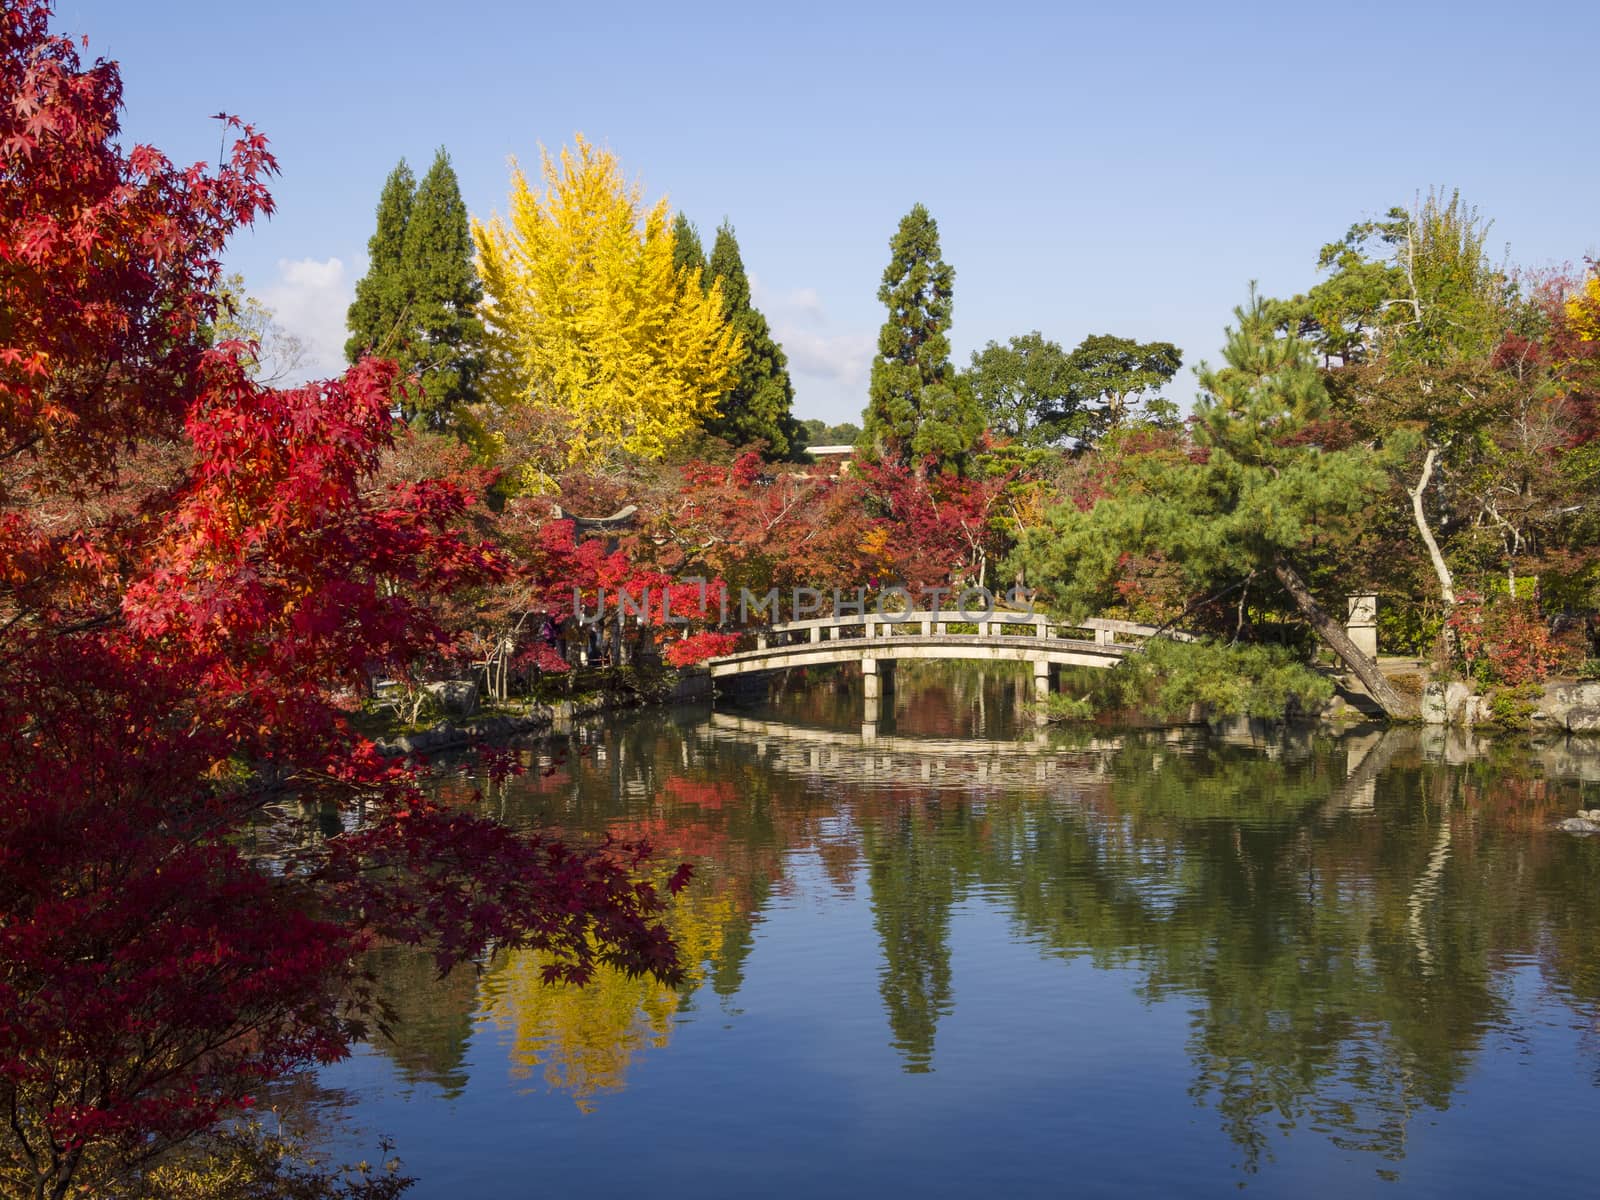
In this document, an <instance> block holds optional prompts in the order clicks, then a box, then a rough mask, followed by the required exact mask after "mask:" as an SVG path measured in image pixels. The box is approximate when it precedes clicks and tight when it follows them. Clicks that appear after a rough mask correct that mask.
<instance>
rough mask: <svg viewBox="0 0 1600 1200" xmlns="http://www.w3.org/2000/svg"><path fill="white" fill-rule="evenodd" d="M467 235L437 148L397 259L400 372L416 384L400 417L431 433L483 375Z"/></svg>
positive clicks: (444, 157)
mask: <svg viewBox="0 0 1600 1200" xmlns="http://www.w3.org/2000/svg"><path fill="white" fill-rule="evenodd" d="M472 253H473V251H472V233H471V230H470V229H469V228H468V223H467V207H466V205H465V204H463V203H462V201H461V186H460V184H459V183H458V182H457V180H456V173H455V170H454V169H453V168H452V167H451V166H450V156H449V155H448V154H447V153H445V151H444V148H443V147H440V149H439V152H438V154H437V155H436V156H435V157H434V160H433V166H432V167H430V168H429V169H428V173H427V174H426V175H424V176H423V177H422V182H421V183H420V184H419V185H418V186H417V192H416V196H415V197H414V199H413V200H412V204H411V219H410V221H409V222H408V223H407V224H406V237H405V251H404V256H403V259H402V262H403V266H404V271H405V277H406V280H407V282H408V284H409V286H410V289H411V293H410V302H411V307H410V312H409V314H408V317H407V320H406V321H405V323H404V324H405V336H406V341H405V344H404V345H403V346H402V347H400V348H399V349H398V351H397V354H396V357H397V359H398V361H399V363H400V367H401V369H402V370H403V371H405V372H406V373H407V374H414V375H415V376H416V377H417V379H418V380H419V381H420V382H421V384H422V391H421V394H420V395H416V396H413V397H411V398H410V400H409V401H408V411H407V413H406V415H407V417H408V418H411V417H416V416H421V417H423V418H424V419H425V420H426V422H427V424H428V425H430V426H431V427H433V428H436V429H437V428H443V427H445V426H446V425H448V424H449V421H450V418H449V413H450V412H451V410H452V409H453V408H454V407H455V406H456V405H460V404H470V403H472V402H474V401H475V400H477V398H478V386H477V385H478V379H479V376H481V375H482V373H483V341H484V331H483V323H482V321H480V320H479V319H478V304H479V303H480V302H481V301H482V299H483V286H482V285H481V284H480V283H479V282H478V272H477V269H476V268H475V267H474V266H473V265H472Z"/></svg>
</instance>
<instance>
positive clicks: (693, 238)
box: [672, 213, 711, 290]
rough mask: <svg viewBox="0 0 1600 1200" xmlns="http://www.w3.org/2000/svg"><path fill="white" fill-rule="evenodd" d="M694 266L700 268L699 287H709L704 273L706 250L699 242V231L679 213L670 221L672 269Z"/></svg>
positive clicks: (708, 278) (691, 267)
mask: <svg viewBox="0 0 1600 1200" xmlns="http://www.w3.org/2000/svg"><path fill="white" fill-rule="evenodd" d="M696 267H698V268H700V287H701V289H702V290H704V289H706V288H709V287H710V286H711V279H710V277H709V276H707V275H706V250H705V247H704V246H702V245H701V244H700V231H699V230H698V229H696V228H695V227H694V222H692V221H691V220H689V218H688V217H686V216H684V215H683V214H682V213H679V214H678V215H677V216H676V217H675V218H673V221H672V269H673V270H674V271H682V270H683V269H684V268H688V269H689V270H691V271H692V270H694V269H695V268H696Z"/></svg>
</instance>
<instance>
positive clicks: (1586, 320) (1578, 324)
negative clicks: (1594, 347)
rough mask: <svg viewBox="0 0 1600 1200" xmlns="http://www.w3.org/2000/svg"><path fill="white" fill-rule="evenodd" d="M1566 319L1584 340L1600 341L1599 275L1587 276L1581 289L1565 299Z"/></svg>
mask: <svg viewBox="0 0 1600 1200" xmlns="http://www.w3.org/2000/svg"><path fill="white" fill-rule="evenodd" d="M1567 320H1569V321H1571V322H1572V328H1573V330H1574V331H1575V332H1576V333H1577V335H1578V336H1579V337H1581V338H1582V339H1583V340H1584V341H1586V342H1600V275H1591V276H1589V282H1588V283H1586V284H1585V285H1584V288H1583V291H1581V292H1579V293H1578V294H1577V295H1575V296H1573V297H1571V298H1570V299H1569V300H1568V301H1567Z"/></svg>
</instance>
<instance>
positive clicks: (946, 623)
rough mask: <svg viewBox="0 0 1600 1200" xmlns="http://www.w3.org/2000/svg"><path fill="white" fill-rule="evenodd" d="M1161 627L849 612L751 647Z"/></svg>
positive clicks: (783, 630)
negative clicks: (900, 638) (846, 614)
mask: <svg viewBox="0 0 1600 1200" xmlns="http://www.w3.org/2000/svg"><path fill="white" fill-rule="evenodd" d="M1161 632H1162V631H1161V630H1159V629H1157V628H1156V627H1155V626H1154V625H1141V624H1139V623H1137V622H1134V621H1115V620H1110V619H1107V618H1103V617H1091V618H1088V619H1086V620H1082V621H1068V620H1062V619H1059V618H1056V617H1051V616H1047V615H1045V614H1043V613H1028V612H1012V611H1007V610H1002V609H996V610H995V611H994V612H992V613H972V614H963V613H959V612H943V611H941V612H939V613H937V614H936V613H933V612H932V611H929V610H924V609H917V610H913V611H911V612H907V613H904V614H891V615H887V616H886V615H883V614H880V613H863V614H854V613H852V614H850V615H848V616H841V617H815V618H812V619H811V620H807V621H785V622H782V623H780V624H776V625H768V626H765V627H764V628H761V629H758V630H757V631H756V648H757V649H759V650H767V649H771V648H774V647H777V646H790V645H796V644H804V643H807V642H827V641H851V640H866V641H877V640H882V639H889V638H899V637H961V636H969V637H1008V636H1009V637H1030V638H1039V639H1042V640H1064V641H1075V642H1088V643H1091V644H1093V645H1096V646H1104V647H1125V648H1130V649H1131V648H1132V647H1134V646H1137V645H1139V644H1140V643H1142V642H1143V641H1145V639H1147V638H1151V637H1154V636H1156V635H1157V634H1158V633H1161ZM1166 636H1168V637H1173V638H1176V639H1178V640H1180V641H1192V640H1193V638H1192V636H1191V635H1190V634H1186V633H1178V632H1173V631H1170V630H1169V631H1167V634H1166Z"/></svg>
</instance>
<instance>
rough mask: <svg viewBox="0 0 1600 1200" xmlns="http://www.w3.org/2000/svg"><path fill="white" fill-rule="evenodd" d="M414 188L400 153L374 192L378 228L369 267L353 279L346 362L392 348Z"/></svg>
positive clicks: (403, 296) (401, 307)
mask: <svg viewBox="0 0 1600 1200" xmlns="http://www.w3.org/2000/svg"><path fill="white" fill-rule="evenodd" d="M416 190H417V180H416V177H415V176H414V175H412V174H411V168H410V167H409V166H407V165H406V160H405V159H403V158H402V159H401V160H400V165H399V166H397V167H395V169H394V170H393V171H390V172H389V178H388V179H386V180H385V181H384V184H383V192H382V194H381V195H380V196H379V197H378V228H377V231H376V232H374V233H373V235H372V237H371V238H370V239H369V240H368V241H367V273H366V274H365V275H363V276H362V277H361V279H360V280H359V281H358V282H357V283H356V298H355V301H354V303H352V304H351V305H350V313H349V316H348V317H347V318H346V324H347V325H348V326H349V329H350V338H349V340H348V341H346V342H345V344H344V356H345V359H346V360H347V361H349V362H352V363H353V362H356V361H357V360H358V359H360V358H361V357H362V356H363V355H365V354H368V353H379V354H389V353H392V352H393V348H394V345H395V343H396V342H397V341H398V340H399V336H400V322H401V319H402V317H403V316H404V314H405V311H406V305H407V303H408V300H409V293H410V288H409V287H408V286H407V284H406V280H405V268H404V266H403V265H402V260H403V259H404V257H405V243H406V225H407V224H408V223H409V222H410V220H411V202H412V197H413V196H414V195H415V194H416Z"/></svg>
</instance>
